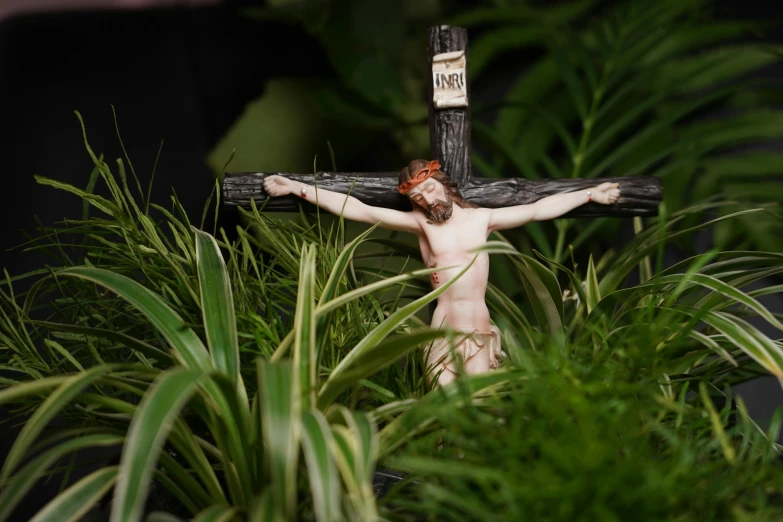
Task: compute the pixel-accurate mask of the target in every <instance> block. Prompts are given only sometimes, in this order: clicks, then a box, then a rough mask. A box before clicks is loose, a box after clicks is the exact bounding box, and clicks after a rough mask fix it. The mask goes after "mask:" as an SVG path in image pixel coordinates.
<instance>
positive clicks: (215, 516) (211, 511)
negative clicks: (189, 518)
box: [193, 504, 239, 522]
mask: <svg viewBox="0 0 783 522" xmlns="http://www.w3.org/2000/svg"><path fill="white" fill-rule="evenodd" d="M237 514H239V508H237V507H231V506H227V505H225V504H223V505H217V506H209V507H208V508H206V509H204V510H202V511H201V512H199V514H198V515H196V516H195V518H194V519H193V522H231V520H232V519H233V518H234V517H235V516H236V515H237Z"/></svg>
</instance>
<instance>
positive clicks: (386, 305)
mask: <svg viewBox="0 0 783 522" xmlns="http://www.w3.org/2000/svg"><path fill="white" fill-rule="evenodd" d="M88 150H89V146H88ZM93 158H94V160H95V165H96V169H95V171H94V178H97V179H99V180H100V181H101V182H102V183H103V184H105V186H106V187H107V189H108V191H109V194H110V197H108V198H103V197H100V196H97V195H95V194H93V193H92V192H91V191H87V190H81V189H78V188H76V187H72V186H68V185H65V184H63V183H60V182H57V181H54V180H49V179H44V178H39V181H40V182H41V183H43V184H45V185H50V186H53V187H54V188H56V189H59V190H65V191H67V192H70V193H72V194H73V195H74V196H75V197H80V198H82V199H83V200H84V201H85V202H87V203H88V205H89V207H87V210H86V211H85V213H84V216H83V219H81V220H76V221H69V222H66V223H63V224H59V225H56V226H55V227H52V228H47V229H45V230H43V233H42V234H41V235H39V237H37V238H36V239H34V240H32V241H31V242H30V243H28V244H27V245H26V248H31V249H33V248H35V249H44V250H45V251H47V252H48V253H50V254H52V263H51V265H50V266H49V267H47V268H45V269H41V270H37V271H33V272H31V273H29V274H23V275H19V276H15V277H10V276H7V277H6V281H5V283H4V284H3V285H2V288H1V291H2V302H1V303H0V367H2V369H3V370H4V371H5V375H8V377H4V378H3V381H2V389H1V390H0V403H3V404H5V405H7V406H8V407H10V408H11V409H12V410H13V411H14V412H15V413H16V414H17V415H22V414H29V415H31V416H30V417H29V419H28V420H27V421H26V422H25V424H24V428H23V431H22V433H21V434H20V436H19V438H18V439H17V440H16V442H15V443H14V446H13V448H12V450H11V453H10V454H9V456H8V457H7V458H6V460H5V462H4V464H3V467H2V471H0V488H2V490H0V506H2V508H0V520H7V519H8V517H9V516H10V514H11V512H12V510H13V508H14V506H15V505H17V504H18V503H19V502H20V501H21V500H22V499H23V498H24V497H25V495H28V494H29V492H30V490H31V488H32V487H33V486H34V484H35V481H36V480H37V479H38V478H40V477H44V476H46V475H48V474H49V473H52V472H54V471H55V470H56V469H59V468H58V467H57V464H58V463H65V462H68V461H67V459H68V458H69V457H70V456H71V455H73V453H74V452H75V451H79V450H83V449H85V448H90V447H107V446H108V447H112V446H113V447H118V448H121V457H120V461H119V464H118V465H116V466H114V465H109V464H107V465H106V466H105V467H101V468H100V469H99V470H98V471H95V472H94V473H92V474H91V475H88V476H87V477H85V478H84V479H82V480H81V481H79V482H77V483H75V484H69V485H68V488H67V489H65V490H64V491H63V492H62V493H61V495H60V496H58V497H57V498H56V499H54V500H53V501H52V502H51V503H50V504H49V505H48V506H47V507H46V508H44V510H43V511H42V512H41V513H40V514H39V516H40V520H63V519H68V517H67V516H65V515H66V514H67V513H72V514H73V516H74V517H77V516H79V515H80V514H81V513H83V512H84V511H85V510H87V509H89V508H90V507H91V506H92V505H93V504H94V503H95V502H96V500H97V499H99V498H100V497H101V496H103V495H105V494H106V493H107V492H109V491H111V490H112V489H113V491H114V493H113V497H114V500H113V504H112V520H141V519H142V517H143V509H144V504H145V501H146V499H147V494H148V492H149V491H150V488H151V481H154V482H155V490H156V491H160V490H161V488H163V489H164V490H165V491H167V492H168V495H170V496H171V497H173V498H174V499H175V500H174V502H175V505H177V506H179V507H178V509H180V510H181V511H180V514H182V515H184V514H186V513H189V514H190V516H195V515H199V516H200V517H202V519H204V520H208V519H211V518H210V517H223V518H221V520H244V519H258V518H259V517H260V518H261V519H279V520H290V519H293V518H300V519H302V520H310V519H315V520H342V519H350V520H357V521H364V520H371V519H375V518H377V517H380V516H382V517H385V518H388V519H392V520H416V519H421V518H425V519H426V518H432V519H439V520H440V519H444V520H449V519H454V520H466V519H475V520H485V519H497V520H523V519H535V520H552V521H559V520H575V519H579V520H628V519H633V520H661V519H671V520H693V519H699V520H776V519H777V518H779V517H780V515H781V511H783V502H781V497H780V492H781V486H782V485H783V484H781V478H780V477H781V476H782V475H781V473H780V467H779V452H780V448H779V447H778V446H777V445H776V444H774V443H773V442H772V441H774V440H776V437H777V430H779V428H780V423H779V421H775V422H773V424H772V427H771V428H769V429H770V431H769V432H768V433H764V432H762V431H761V430H760V429H759V428H758V426H757V425H756V424H754V422H753V421H752V420H751V419H750V418H749V417H748V416H747V414H746V412H745V408H744V405H743V404H742V403H741V401H733V400H732V397H731V393H730V386H731V385H734V384H737V383H741V382H744V381H747V380H749V379H752V378H754V377H756V376H759V375H769V374H771V375H775V376H777V377H778V378H780V377H781V376H783V344H782V343H781V340H780V336H777V337H769V336H768V335H766V334H764V333H763V332H762V330H761V329H760V328H759V327H758V326H754V324H758V322H759V321H761V322H764V323H766V325H767V326H768V327H770V328H772V329H773V330H774V331H776V332H779V331H780V330H781V329H782V327H783V324H782V323H781V318H780V317H779V316H778V315H776V314H773V313H771V312H770V311H769V310H767V309H766V308H765V307H764V306H763V305H762V304H761V303H760V302H759V300H758V298H759V297H761V296H763V295H768V294H772V293H778V292H780V291H781V290H783V288H782V287H781V286H768V287H763V288H761V289H755V290H746V287H748V285H751V284H752V283H754V282H756V281H760V280H763V279H764V278H769V277H770V276H775V275H777V274H779V273H780V272H781V270H783V255H781V254H779V253H775V252H759V251H736V252H732V251H722V252H718V251H712V252H708V253H706V254H701V255H698V256H695V257H693V258H690V259H686V260H684V261H682V262H681V263H678V264H676V265H674V266H669V267H664V266H662V263H661V261H660V260H661V259H662V252H663V250H664V248H666V245H667V244H668V243H671V242H676V241H677V240H678V238H680V237H682V236H684V235H687V234H690V233H692V232H695V231H697V230H702V229H709V228H710V227H714V226H716V225H717V224H720V223H722V222H725V221H728V220H742V219H744V218H745V217H747V216H752V215H754V213H755V214H759V213H765V214H767V215H769V213H768V212H767V211H766V210H764V209H758V210H754V209H750V210H742V209H737V207H736V206H735V205H734V211H733V212H732V206H733V204H729V203H709V204H705V205H701V206H696V207H691V208H688V209H685V210H683V211H680V212H677V213H674V214H672V215H670V216H669V215H667V214H666V213H665V212H664V213H662V214H661V217H659V218H657V219H653V220H649V221H648V222H646V223H644V222H642V220H637V222H636V236H635V238H634V239H633V240H632V241H631V242H630V243H629V244H627V245H624V246H622V247H621V248H619V249H618V250H617V251H616V252H614V253H612V254H611V255H607V256H605V257H604V258H602V259H600V260H598V261H595V260H594V259H593V258H592V257H589V258H588V259H587V260H586V261H585V260H583V261H581V262H579V263H576V264H574V263H570V267H569V266H565V265H562V264H560V263H556V262H555V261H554V260H552V259H548V258H546V257H544V256H543V255H541V254H539V253H537V252H534V251H530V252H528V253H523V252H519V251H518V250H516V249H515V248H514V247H513V246H511V245H510V244H509V243H507V242H505V240H504V238H503V237H501V236H498V238H499V239H500V241H494V242H490V243H488V245H487V247H486V250H487V251H489V252H490V254H491V255H492V257H493V258H495V259H498V258H500V256H504V257H505V258H506V259H507V261H508V263H509V266H510V267H511V270H512V274H513V275H514V277H516V278H518V283H519V285H520V286H521V287H522V288H524V289H525V292H526V294H525V300H524V302H523V303H518V302H515V301H514V300H513V299H511V298H509V296H507V295H506V294H505V293H504V292H503V290H501V289H499V288H498V287H496V286H494V285H491V286H490V289H489V292H488V295H487V301H488V304H489V306H490V308H491V312H492V317H493V319H494V321H495V322H496V323H497V324H498V325H499V326H500V327H501V328H502V330H503V345H504V349H505V351H506V353H507V354H508V359H507V361H506V362H505V363H504V364H503V365H502V367H501V369H499V370H497V371H495V372H492V373H490V374H487V375H484V376H476V377H472V378H467V377H465V378H463V379H461V380H458V381H457V382H455V383H453V384H452V385H450V386H448V387H446V388H442V389H435V390H431V389H430V388H429V386H428V385H427V379H426V374H425V369H424V367H423V364H422V350H421V348H422V347H423V346H424V345H426V343H427V342H428V341H430V340H432V339H433V338H434V337H435V336H437V335H438V333H439V332H438V331H434V330H430V329H429V328H428V327H427V326H426V316H425V315H424V311H425V310H426V307H427V305H428V304H429V303H430V302H431V301H432V300H433V299H435V298H436V297H437V294H438V293H439V292H442V291H443V289H444V288H443V287H441V288H440V289H439V290H436V291H430V290H429V288H428V286H427V277H426V276H427V274H428V273H429V271H428V270H426V269H420V268H418V266H419V265H418V264H413V263H414V262H411V263H412V264H411V265H410V268H411V270H405V271H403V272H402V273H398V272H393V271H388V270H387V271H384V270H383V269H380V268H378V267H379V266H383V265H382V264H380V263H382V262H384V260H385V259H386V257H387V255H388V254H380V253H376V254H373V253H372V252H378V250H377V248H375V247H371V248H369V249H364V251H362V249H363V248H364V245H367V244H369V243H372V242H373V241H374V239H373V238H374V233H375V231H374V229H372V228H371V229H368V230H367V231H366V232H364V233H362V234H360V235H358V236H357V237H356V238H353V239H350V238H344V228H343V223H341V222H340V221H336V222H334V221H333V222H332V224H331V225H330V226H326V225H325V224H322V223H321V222H320V219H319V217H318V216H307V215H304V214H302V215H300V216H299V218H298V219H294V220H280V219H275V218H272V217H270V216H268V215H266V214H264V213H263V212H261V211H259V210H258V209H255V208H251V209H250V210H248V211H246V212H245V213H244V216H245V220H246V221H245V223H246V225H245V226H242V227H240V228H239V229H238V230H237V235H236V237H237V239H236V240H229V239H228V237H227V235H226V234H225V233H224V231H221V230H216V231H212V233H208V232H204V231H201V230H200V229H199V227H193V226H192V224H191V221H190V220H188V218H187V216H185V215H184V212H183V211H182V209H181V207H180V206H179V205H178V203H177V201H176V198H173V199H172V206H171V209H167V208H165V207H163V206H160V205H156V204H155V203H153V202H149V201H146V200H145V199H144V198H143V197H142V196H140V195H139V194H137V193H134V191H133V189H132V188H131V187H132V186H133V184H132V183H128V180H127V176H126V175H125V173H124V169H122V163H121V162H120V163H119V165H118V166H119V168H120V170H119V174H118V175H115V174H113V173H112V171H111V169H110V168H109V166H108V165H107V164H106V163H105V162H104V161H103V160H102V158H99V157H97V156H95V155H93ZM94 185H95V184H94V183H93V182H91V183H90V186H91V187H92V186H94ZM139 192H140V191H139ZM716 210H717V211H718V213H717V214H716V215H718V216H719V217H717V218H715V219H713V220H712V221H709V220H703V219H702V220H701V221H697V222H696V224H695V225H689V224H688V223H690V222H692V219H691V218H693V217H694V216H698V215H704V214H705V213H707V212H711V211H716ZM200 228H203V225H202V227H200ZM349 239H350V240H349ZM384 245H386V246H388V243H384ZM396 246H398V249H397V251H396V254H397V255H400V256H402V257H403V258H404V257H405V256H407V255H408V250H407V247H405V246H404V245H402V244H400V245H396ZM357 252H360V254H357ZM368 252H369V253H368ZM374 263H375V264H374ZM550 267H552V268H553V269H554V270H556V271H555V272H553V271H552V270H550ZM632 273H638V278H639V281H641V282H640V283H639V284H637V285H635V286H629V285H628V284H627V283H626V281H628V279H629V277H630V276H631V275H632ZM19 286H25V287H26V288H27V290H25V291H24V292H19V293H15V292H14V288H15V287H19ZM54 419H59V420H61V421H62V422H64V423H65V425H66V426H67V429H66V431H62V430H55V429H54V428H52V427H51V423H52V421H53V420H54ZM75 433H79V434H80V435H82V437H81V438H75V439H74V438H73V435H74V434H75ZM378 465H380V466H384V467H391V468H395V469H400V470H404V471H406V472H408V473H409V478H410V479H411V481H409V482H406V483H405V484H402V485H401V486H400V487H399V488H396V489H395V490H394V491H392V492H391V493H389V494H388V495H387V496H386V497H385V498H384V499H383V501H382V502H381V503H380V504H378V503H377V501H376V499H375V498H374V495H373V492H372V488H371V478H372V474H373V470H374V469H375V467H376V466H378ZM64 466H65V467H66V468H68V467H70V466H72V463H69V464H64ZM63 517H65V518H63Z"/></svg>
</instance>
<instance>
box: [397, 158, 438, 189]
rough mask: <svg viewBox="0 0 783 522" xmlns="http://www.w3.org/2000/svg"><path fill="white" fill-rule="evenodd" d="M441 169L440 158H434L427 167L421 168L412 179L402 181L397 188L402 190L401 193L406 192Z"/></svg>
mask: <svg viewBox="0 0 783 522" xmlns="http://www.w3.org/2000/svg"><path fill="white" fill-rule="evenodd" d="M439 169H440V163H438V160H432V161H430V162H429V163H428V164H427V166H426V167H424V168H422V169H419V171H418V172H416V175H415V176H413V177H411V179H409V180H407V181H405V182H404V183H400V185H399V186H398V187H397V190H399V191H400V194H405V193H406V192H408V191H409V190H410V189H412V188H413V187H415V186H416V185H418V184H419V183H421V182H422V181H424V180H425V179H427V178H429V177H430V176H432V175H433V174H435V173H436V172H437V171H438V170H439Z"/></svg>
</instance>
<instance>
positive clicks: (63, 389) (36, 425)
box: [0, 366, 111, 484]
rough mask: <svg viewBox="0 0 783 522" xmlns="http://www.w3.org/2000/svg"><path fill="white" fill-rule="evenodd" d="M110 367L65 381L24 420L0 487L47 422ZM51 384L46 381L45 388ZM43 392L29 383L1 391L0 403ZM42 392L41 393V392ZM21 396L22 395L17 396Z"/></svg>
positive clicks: (87, 372)
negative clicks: (3, 400)
mask: <svg viewBox="0 0 783 522" xmlns="http://www.w3.org/2000/svg"><path fill="white" fill-rule="evenodd" d="M110 369H111V367H110V366H94V367H92V368H90V369H89V370H87V371H85V372H80V373H77V374H75V375H73V376H72V377H68V378H66V379H65V380H64V381H63V382H62V384H60V385H59V387H58V388H57V389H56V390H55V391H54V392H52V394H51V395H49V397H48V398H47V399H46V400H45V401H44V402H43V404H41V405H40V406H39V407H38V409H36V410H35V413H33V415H32V416H31V417H30V418H29V419H28V420H27V422H26V423H25V425H24V427H23V428H22V430H21V431H20V432H19V435H18V436H17V437H16V441H14V445H13V446H12V447H11V450H10V451H9V452H8V455H7V456H6V458H5V462H4V463H3V470H2V473H0V484H3V483H5V482H6V481H7V480H8V478H9V477H10V476H11V474H12V473H13V472H14V471H15V470H16V468H17V466H19V464H20V463H21V462H22V460H23V459H24V457H25V454H26V453H27V450H28V448H29V447H30V446H31V445H32V444H33V443H35V441H36V439H37V438H38V435H39V434H40V433H41V432H42V431H43V429H44V428H45V427H46V426H47V424H49V422H50V421H51V420H52V419H53V418H54V417H55V416H56V415H57V414H58V413H59V412H60V411H61V410H62V409H63V408H64V407H65V406H67V405H69V404H70V403H71V401H73V400H74V399H76V398H77V397H78V396H79V394H80V393H81V392H82V391H83V390H84V389H85V388H86V387H87V386H89V385H90V384H92V383H93V382H95V380H97V379H98V378H99V377H100V376H101V375H103V374H104V373H107V372H108V371H109V370H110ZM53 382H56V381H55V380H51V381H47V382H46V383H45V384H47V385H49V384H52V383H53ZM42 388H43V389H46V388H45V387H42V386H36V385H35V384H33V383H23V384H18V385H16V386H13V387H11V388H10V389H8V390H3V392H2V396H0V399H8V400H13V399H14V398H15V397H14V394H13V392H14V391H16V392H17V394H16V397H21V396H24V395H28V394H30V393H34V392H35V390H37V389H42ZM41 391H42V390H41ZM20 392H23V393H20ZM0 402H1V401H0Z"/></svg>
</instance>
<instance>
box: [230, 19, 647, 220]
mask: <svg viewBox="0 0 783 522" xmlns="http://www.w3.org/2000/svg"><path fill="white" fill-rule="evenodd" d="M467 51H468V35H467V31H466V30H465V29H463V28H461V27H451V26H447V25H441V26H436V27H430V28H429V33H428V45H427V57H428V62H429V64H430V70H431V71H432V73H431V74H430V75H429V81H428V88H427V102H428V103H427V105H428V106H429V122H430V158H428V159H436V160H438V162H440V164H441V166H442V167H441V170H442V171H443V172H444V173H445V174H447V175H448V176H449V177H450V178H451V179H452V180H453V181H454V182H455V183H457V185H458V186H459V189H460V192H461V193H462V195H463V197H464V198H465V199H467V200H468V201H471V202H473V203H476V204H477V205H479V206H481V207H487V208H499V207H508V206H512V205H524V204H529V203H533V202H535V201H537V200H539V199H541V198H543V197H546V196H550V195H552V194H557V193H561V192H572V191H576V190H580V189H586V188H589V187H593V186H595V185H597V184H599V183H601V182H603V181H613V182H618V183H619V184H620V191H621V192H620V199H619V201H618V202H617V203H616V204H614V205H599V204H596V203H587V204H585V205H581V206H580V207H578V208H576V209H575V210H573V211H571V212H569V213H568V214H565V215H564V216H563V217H599V216H617V217H620V216H654V215H657V213H658V204H659V203H660V202H661V199H662V186H661V181H660V179H659V178H655V177H651V176H634V177H615V178H608V179H579V178H575V179H551V180H527V179H521V178H506V179H489V178H474V177H473V175H472V173H471V162H470V108H469V102H468V98H469V97H470V86H469V85H468V82H467V74H466V72H467ZM411 159H413V158H411ZM402 167H403V165H400V168H402ZM272 174H281V175H283V176H285V177H287V178H290V179H293V180H296V181H300V182H303V183H308V184H312V183H313V181H315V183H317V186H318V187H321V188H324V189H328V190H332V191H335V192H342V193H344V194H347V193H348V192H349V191H350V194H351V195H352V196H354V197H356V198H357V199H359V200H360V201H363V202H364V203H367V204H368V205H374V206H379V207H386V208H393V209H397V210H410V208H411V207H410V202H409V201H408V198H407V197H405V196H402V195H400V193H399V192H398V191H397V182H398V178H399V171H396V172H375V173H359V172H318V173H316V174H315V180H314V179H313V178H314V175H313V174H292V173H289V172H274V173H264V172H241V173H227V174H226V176H225V178H224V180H223V190H222V192H223V202H224V204H226V205H229V206H249V204H250V201H251V200H255V201H256V204H257V205H258V206H260V205H261V203H263V201H264V200H265V199H266V198H267V195H266V193H265V192H264V189H263V185H262V182H263V179H264V177H266V176H268V175H272ZM357 178H358V179H357ZM301 204H302V199H301V198H298V197H295V196H287V197H280V198H270V201H269V202H268V203H267V206H266V207H265V208H266V210H269V211H278V212H279V211H298V210H299V208H300V205H301Z"/></svg>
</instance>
